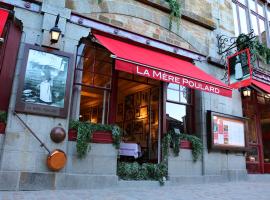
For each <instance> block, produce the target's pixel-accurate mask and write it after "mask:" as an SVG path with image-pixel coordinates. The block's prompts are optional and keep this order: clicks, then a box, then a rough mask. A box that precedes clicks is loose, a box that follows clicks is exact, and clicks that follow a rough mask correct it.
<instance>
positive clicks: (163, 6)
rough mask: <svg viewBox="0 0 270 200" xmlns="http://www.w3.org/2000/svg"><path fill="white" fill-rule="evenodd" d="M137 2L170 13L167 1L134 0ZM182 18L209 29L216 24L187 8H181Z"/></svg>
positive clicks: (213, 28) (214, 27) (212, 28)
mask: <svg viewBox="0 0 270 200" xmlns="http://www.w3.org/2000/svg"><path fill="white" fill-rule="evenodd" d="M136 1H138V2H141V3H144V4H146V5H149V6H151V7H153V8H156V9H158V10H161V11H163V12H165V13H170V12H171V9H170V7H169V4H168V3H167V2H163V3H160V2H157V1H156V0H136ZM181 18H182V19H185V20H187V21H190V22H192V23H194V24H197V25H200V26H202V27H204V28H207V29H209V30H215V29H216V28H217V27H216V24H215V22H214V21H213V20H211V19H209V18H206V17H201V16H199V15H197V14H195V13H193V12H190V11H187V10H182V16H181Z"/></svg>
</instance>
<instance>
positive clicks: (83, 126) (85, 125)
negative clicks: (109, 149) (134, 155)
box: [69, 120, 122, 158]
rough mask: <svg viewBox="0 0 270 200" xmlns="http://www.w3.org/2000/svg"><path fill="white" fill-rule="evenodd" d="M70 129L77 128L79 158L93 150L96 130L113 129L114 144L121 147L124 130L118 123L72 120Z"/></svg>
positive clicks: (117, 147)
mask: <svg viewBox="0 0 270 200" xmlns="http://www.w3.org/2000/svg"><path fill="white" fill-rule="evenodd" d="M69 128H70V129H74V130H77V144H76V148H77V153H78V157H79V158H83V157H85V156H86V154H87V152H88V151H90V150H91V146H90V142H91V140H92V135H93V133H94V132H95V131H111V132H112V138H113V145H114V146H115V148H116V149H119V147H120V142H121V136H122V130H121V129H120V128H119V127H118V126H117V125H105V124H93V123H90V122H81V121H74V120H73V121H71V122H70V124H69Z"/></svg>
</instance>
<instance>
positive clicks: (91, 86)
mask: <svg viewBox="0 0 270 200" xmlns="http://www.w3.org/2000/svg"><path fill="white" fill-rule="evenodd" d="M112 66H113V61H112V58H111V57H110V52H108V51H107V50H106V49H104V48H102V47H101V46H99V45H97V44H95V43H90V44H87V42H86V44H84V45H81V47H79V48H78V56H77V66H76V76H75V83H74V84H75V85H77V86H79V87H80V113H79V115H80V116H79V118H80V120H81V121H89V122H92V123H102V124H107V123H108V117H109V115H108V113H109V102H110V101H109V100H110V94H111V82H112Z"/></svg>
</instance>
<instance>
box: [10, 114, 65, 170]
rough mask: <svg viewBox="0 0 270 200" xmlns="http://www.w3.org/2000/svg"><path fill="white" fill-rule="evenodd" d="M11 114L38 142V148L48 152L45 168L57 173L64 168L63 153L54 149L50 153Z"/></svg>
mask: <svg viewBox="0 0 270 200" xmlns="http://www.w3.org/2000/svg"><path fill="white" fill-rule="evenodd" d="M13 114H14V115H15V116H16V117H17V118H18V119H19V120H20V122H21V123H22V124H23V125H24V126H25V127H26V128H27V129H28V130H29V131H30V133H31V134H32V135H33V136H34V137H35V138H36V139H37V140H38V141H39V143H40V146H41V147H44V148H45V149H46V151H47V152H48V157H47V166H48V168H49V169H50V170H52V171H59V170H61V169H62V168H63V167H65V165H66V162H67V156H66V154H65V152H64V151H62V150H60V149H55V150H53V151H50V150H49V149H48V148H47V146H46V145H45V144H44V143H43V142H42V141H41V140H40V139H39V138H38V136H37V135H36V134H35V133H34V132H33V131H32V130H31V128H30V127H29V126H28V125H27V124H26V123H25V122H24V121H23V120H22V119H21V118H20V116H19V115H18V114H17V113H16V112H15V111H14V112H13Z"/></svg>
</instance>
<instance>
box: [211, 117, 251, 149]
mask: <svg viewBox="0 0 270 200" xmlns="http://www.w3.org/2000/svg"><path fill="white" fill-rule="evenodd" d="M209 123H210V124H209V127H210V131H209V132H210V133H209V135H210V140H211V147H212V148H213V149H224V150H231V149H239V150H240V149H244V148H245V147H246V140H245V119H243V118H240V117H236V116H230V115H225V114H220V113H213V112H211V113H210V116H209Z"/></svg>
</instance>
